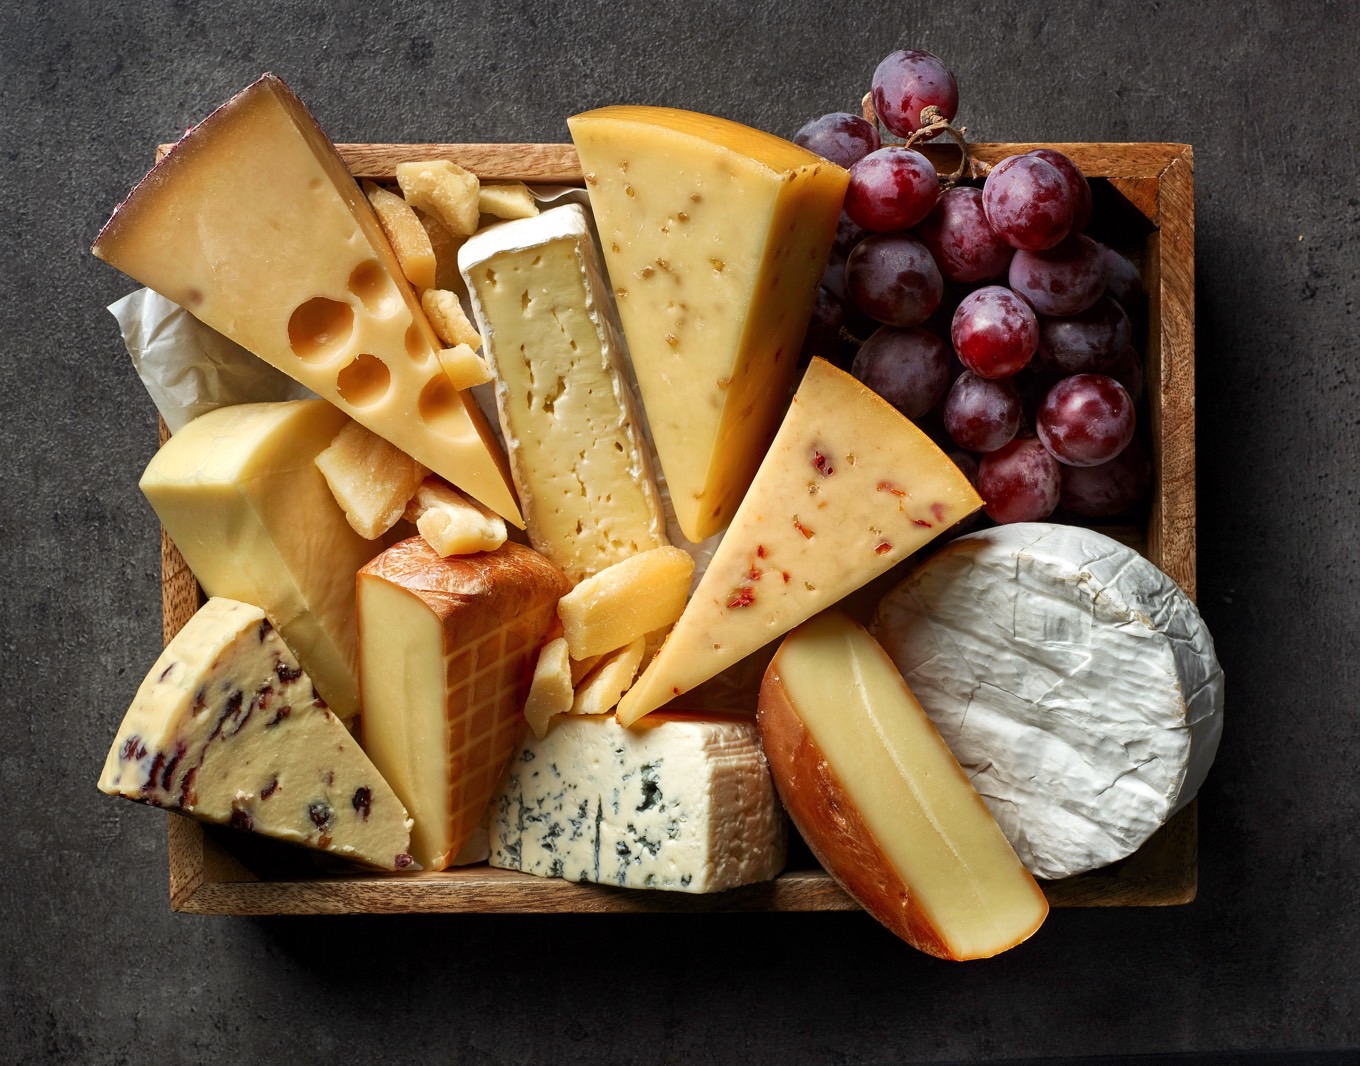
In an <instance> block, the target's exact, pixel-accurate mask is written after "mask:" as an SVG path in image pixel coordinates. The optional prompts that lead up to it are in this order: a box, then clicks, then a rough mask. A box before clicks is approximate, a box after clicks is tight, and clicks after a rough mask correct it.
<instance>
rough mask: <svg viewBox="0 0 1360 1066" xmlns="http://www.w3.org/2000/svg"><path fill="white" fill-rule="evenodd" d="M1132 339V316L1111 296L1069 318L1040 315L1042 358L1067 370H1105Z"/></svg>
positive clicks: (1075, 371)
mask: <svg viewBox="0 0 1360 1066" xmlns="http://www.w3.org/2000/svg"><path fill="white" fill-rule="evenodd" d="M1132 341H1133V327H1132V326H1131V325H1130V324H1129V316H1128V315H1126V314H1125V313H1124V309H1123V308H1122V307H1120V306H1119V304H1117V303H1115V301H1114V300H1112V299H1110V297H1109V296H1102V297H1101V298H1100V299H1099V300H1097V301H1096V302H1095V303H1093V304H1092V305H1091V306H1090V307H1088V308H1087V309H1086V310H1085V311H1080V312H1078V313H1077V314H1075V315H1071V316H1069V317H1067V318H1052V317H1049V316H1048V315H1040V316H1039V358H1040V359H1042V360H1043V361H1044V363H1045V364H1046V365H1047V366H1050V367H1052V368H1053V369H1055V370H1060V371H1062V372H1063V373H1065V374H1085V373H1089V372H1092V371H1097V372H1100V373H1105V372H1106V367H1107V366H1108V365H1109V364H1110V362H1112V361H1113V360H1114V358H1115V356H1117V355H1118V354H1119V353H1120V352H1122V351H1123V350H1124V349H1125V348H1127V347H1128V346H1129V344H1130V343H1132Z"/></svg>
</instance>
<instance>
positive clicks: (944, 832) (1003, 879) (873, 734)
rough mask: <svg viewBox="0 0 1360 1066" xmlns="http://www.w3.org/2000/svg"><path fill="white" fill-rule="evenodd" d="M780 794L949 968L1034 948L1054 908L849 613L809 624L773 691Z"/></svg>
mask: <svg viewBox="0 0 1360 1066" xmlns="http://www.w3.org/2000/svg"><path fill="white" fill-rule="evenodd" d="M758 719H759V723H760V738H761V742H762V744H763V745H764V748H765V753H766V755H767V757H768V758H769V760H770V770H771V772H772V773H773V774H774V780H775V783H776V784H777V785H778V788H779V795H780V797H781V798H782V799H783V801H784V806H785V808H786V809H787V810H788V812H789V816H790V817H791V818H792V819H793V822H794V824H795V825H796V826H798V829H799V831H800V832H801V833H802V835H803V838H804V839H805V840H806V841H807V842H808V846H809V847H811V848H812V850H813V852H814V853H815V854H816V855H817V858H818V859H819V860H820V861H821V863H822V865H823V866H825V867H826V869H827V870H828V871H829V872H830V873H831V874H832V875H833V876H835V878H836V879H837V880H838V881H839V882H840V883H841V884H842V885H844V886H845V889H846V891H848V892H849V893H850V894H851V895H852V896H854V897H855V899H857V900H858V901H859V902H860V903H861V904H862V905H863V906H864V908H865V909H866V910H868V911H869V913H871V914H872V915H873V916H874V917H875V918H877V919H878V920H879V921H881V922H883V924H884V925H886V926H887V927H888V928H889V929H891V930H892V931H893V932H894V933H896V934H897V935H898V936H900V937H902V938H903V939H904V940H906V941H907V942H908V943H910V944H912V945H913V946H915V947H917V948H920V949H921V950H922V951H925V952H928V953H929V954H931V955H937V956H939V957H940V958H946V959H978V958H989V957H990V956H992V955H996V954H998V953H999V952H1002V951H1005V950H1006V949H1008V948H1011V947H1014V946H1015V945H1016V944H1019V943H1020V942H1021V941H1023V940H1025V939H1026V938H1028V937H1029V936H1030V934H1032V933H1033V932H1034V931H1035V930H1036V929H1038V928H1039V926H1040V924H1041V923H1042V922H1043V920H1044V918H1045V917H1046V916H1047V914H1048V901H1047V900H1046V899H1045V898H1044V894H1043V892H1042V891H1040V889H1039V886H1038V885H1037V884H1035V882H1034V878H1033V877H1031V876H1030V875H1029V873H1028V871H1026V869H1025V867H1024V866H1023V865H1022V864H1021V862H1020V860H1019V858H1017V857H1016V854H1015V852H1014V851H1013V850H1012V849H1011V846H1010V845H1009V844H1008V843H1007V842H1006V838H1005V836H1003V835H1002V833H1001V829H1000V828H999V827H998V826H997V824H996V821H995V819H993V818H992V816H991V814H990V813H989V812H988V810H987V808H986V806H985V805H984V804H983V802H982V799H981V798H980V797H979V796H978V794H977V792H976V791H974V789H973V787H972V786H971V785H970V784H969V783H968V778H967V776H966V775H965V774H964V772H963V769H962V768H961V767H960V766H959V764H958V762H957V760H955V758H954V756H953V755H951V754H950V752H949V748H948V747H946V746H945V743H944V741H943V740H942V739H941V737H940V734H939V732H938V731H937V730H936V729H935V727H934V726H933V725H932V724H931V722H930V719H929V718H928V717H926V714H925V712H924V711H923V710H921V705H920V704H919V703H917V701H916V699H915V697H914V696H913V695H912V693H911V690H910V689H909V688H908V687H907V686H906V684H905V683H904V682H903V681H902V676H901V675H900V674H899V673H898V672H897V670H896V668H895V667H894V666H893V663H892V660H891V659H889V658H888V656H887V655H886V654H885V653H884V651H883V649H882V648H880V647H879V646H878V644H876V643H875V642H874V639H873V637H871V636H869V634H868V633H867V632H866V631H865V630H864V629H863V628H861V627H860V626H858V625H856V624H855V623H854V622H852V621H851V620H850V619H849V618H847V617H846V616H845V615H843V614H841V613H840V612H838V611H827V612H825V613H823V614H821V615H818V616H817V617H816V618H814V619H812V620H811V621H809V622H807V623H805V624H803V625H801V626H799V627H798V628H797V629H795V630H794V631H793V632H792V633H790V634H789V636H788V638H787V639H786V640H785V641H784V642H783V644H781V645H780V648H779V651H778V653H777V654H776V655H775V657H774V660H773V661H772V662H771V664H770V668H769V670H768V672H767V673H766V675H765V682H764V684H763V685H762V686H761V692H760V710H759V715H758Z"/></svg>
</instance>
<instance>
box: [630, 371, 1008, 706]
mask: <svg viewBox="0 0 1360 1066" xmlns="http://www.w3.org/2000/svg"><path fill="white" fill-rule="evenodd" d="M981 505H982V501H981V500H980V499H979V498H978V495H977V493H975V492H974V491H973V487H972V486H971V485H970V484H969V483H968V479H967V478H965V477H964V476H963V474H961V473H960V472H959V470H958V468H957V467H956V466H955V465H954V464H953V463H951V462H950V461H949V459H948V458H947V457H946V456H945V455H944V453H943V452H941V451H940V450H939V448H937V447H936V446H935V445H934V444H933V443H932V442H931V441H930V439H929V438H928V437H927V436H926V435H925V434H924V433H922V432H921V431H920V430H919V429H917V428H916V427H915V426H914V425H912V423H911V422H909V421H908V420H907V419H905V418H903V417H902V415H901V414H899V413H898V412H897V411H896V410H895V409H894V408H893V407H892V406H890V405H889V404H888V403H886V402H885V401H883V400H882V399H880V398H879V397H878V396H876V395H874V393H873V392H871V391H870V390H869V389H867V388H865V387H864V386H863V385H862V384H860V383H859V382H858V381H856V380H855V379H854V378H853V377H851V376H850V375H849V374H846V373H845V372H843V371H841V370H837V369H836V368H835V367H833V366H832V365H831V364H830V363H828V362H826V361H825V360H822V359H814V360H813V361H812V365H811V366H810V367H809V368H808V371H807V373H806V375H805V376H804V378H803V382H802V384H801V385H800V386H799V388H798V392H797V394H796V395H795V396H794V398H793V404H792V406H791V407H790V408H789V412H788V415H787V416H786V417H785V419H784V423H783V425H782V426H781V427H780V429H779V433H778V435H777V436H776V437H775V440H774V443H773V444H772V445H771V446H770V450H769V453H768V454H767V455H766V456H765V460H764V462H762V463H761V465H760V470H759V471H758V472H757V474H756V477H755V480H754V481H753V482H752V483H751V488H750V491H748V492H747V494H746V498H745V499H744V500H743V501H742V505H741V508H740V509H739V510H738V511H737V514H736V517H735V518H734V519H733V520H732V525H731V527H730V528H729V529H728V530H727V533H726V534H725V535H724V536H723V539H722V542H721V543H720V544H719V545H718V550H717V552H716V553H715V554H714V556H713V559H712V561H711V562H710V563H709V564H708V569H707V570H706V571H705V572H704V576H703V577H702V578H701V579H700V582H699V587H698V588H697V589H695V591H694V595H693V596H692V597H690V601H689V604H688V605H687V606H686V607H685V610H684V613H683V614H682V615H681V616H680V619H679V621H677V622H676V623H675V628H674V629H673V630H672V631H671V635H670V637H669V638H668V639H667V640H666V643H665V644H664V645H663V646H662V648H661V651H660V652H658V653H657V655H656V657H655V658H654V659H653V660H652V662H651V664H650V665H649V666H648V667H647V669H646V671H645V672H644V673H643V675H642V677H641V678H639V679H638V682H637V684H635V685H634V686H633V688H632V689H630V690H629V691H628V693H627V695H625V696H624V697H623V700H622V702H620V704H619V709H618V717H619V721H621V722H623V723H624V724H625V725H628V724H631V723H632V722H635V721H637V720H638V719H639V718H641V717H642V716H643V715H645V714H647V713H649V712H651V711H653V710H655V709H656V708H658V707H660V706H661V705H662V704H664V703H666V702H667V701H669V700H671V699H673V698H675V697H676V696H679V695H682V694H683V693H686V692H688V691H690V690H691V689H692V688H694V687H695V686H696V685H699V684H700V683H702V682H704V681H707V680H708V679H709V678H711V677H713V676H714V675H716V674H717V673H718V672H719V671H721V670H724V669H726V668H727V667H729V666H731V665H732V664H733V663H735V662H738V661H739V660H741V659H743V658H745V657H746V656H747V655H749V654H750V653H751V652H753V651H755V650H756V649H758V648H760V647H762V646H763V645H765V644H767V643H769V642H770V641H771V640H774V639H775V638H776V637H780V636H782V635H783V634H784V633H787V632H788V631H789V630H790V629H792V628H793V627H794V626H796V625H798V623H800V622H803V621H806V620H807V619H808V618H811V617H812V616H813V615H814V614H816V613H817V612H819V611H821V610H823V609H824V608H826V607H829V606H831V605H832V604H834V603H836V602H837V601H839V600H840V599H842V598H843V597H845V596H846V595H848V594H849V593H851V592H853V591H854V590H855V589H857V588H859V587H860V586H861V585H864V584H867V583H868V582H869V581H871V580H873V579H874V578H875V577H877V576H878V575H879V574H882V573H884V572H885V571H886V570H888V569H889V568H890V567H892V566H893V565H894V564H895V563H898V562H900V561H901V560H902V559H904V558H906V557H907V556H908V555H910V554H911V553H912V552H914V551H916V550H917V549H918V548H920V547H922V546H924V545H925V544H928V543H929V542H930V541H931V540H933V539H934V538H935V537H937V536H939V535H940V534H941V533H943V532H944V531H945V530H947V529H948V528H949V527H950V526H952V525H953V524H954V523H955V522H957V521H959V519H961V518H964V517H965V516H967V515H968V514H971V513H972V512H973V511H975V510H977V508H978V507H980V506H981Z"/></svg>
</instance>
